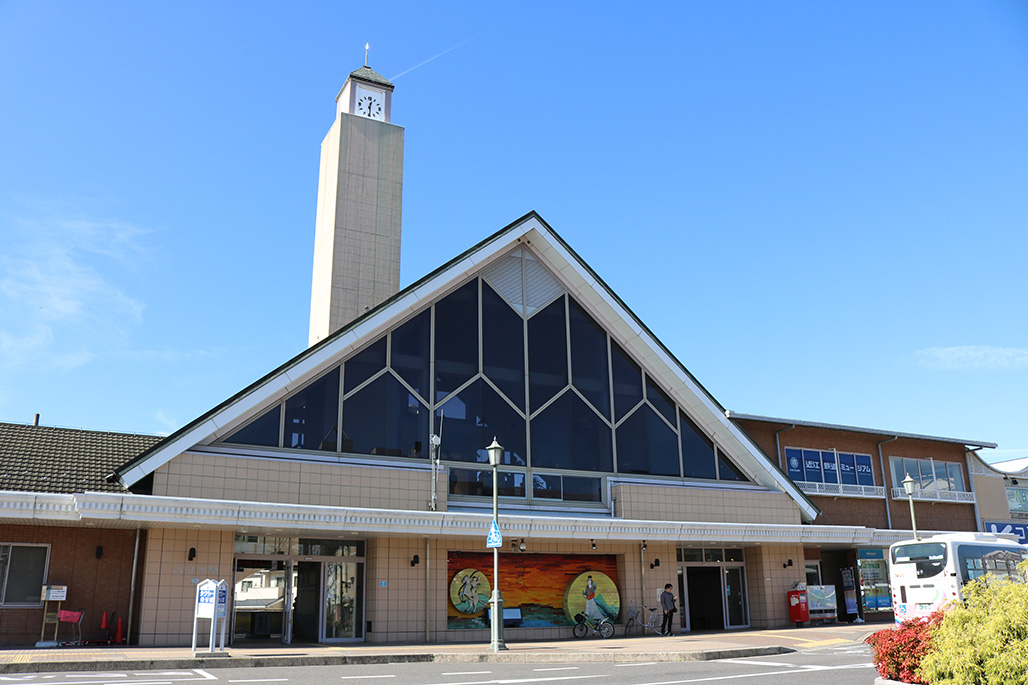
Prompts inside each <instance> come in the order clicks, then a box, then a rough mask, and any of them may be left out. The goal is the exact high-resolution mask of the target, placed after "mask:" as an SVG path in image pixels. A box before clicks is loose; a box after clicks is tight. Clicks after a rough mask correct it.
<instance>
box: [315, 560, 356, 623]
mask: <svg viewBox="0 0 1028 685" xmlns="http://www.w3.org/2000/svg"><path fill="white" fill-rule="evenodd" d="M363 579H364V565H363V564H361V563H358V562H331V563H328V562H327V563H325V634H324V638H323V639H324V640H325V641H329V640H355V639H360V638H363V637H364V582H363Z"/></svg>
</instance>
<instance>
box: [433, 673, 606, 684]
mask: <svg viewBox="0 0 1028 685" xmlns="http://www.w3.org/2000/svg"><path fill="white" fill-rule="evenodd" d="M606 677H607V676H606V675H564V676H557V677H555V678H511V679H507V680H478V681H470V682H462V683H431V685H509V684H515V683H548V682H553V681H555V680H584V679H585V678H606Z"/></svg>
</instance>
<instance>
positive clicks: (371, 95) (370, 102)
mask: <svg viewBox="0 0 1028 685" xmlns="http://www.w3.org/2000/svg"><path fill="white" fill-rule="evenodd" d="M357 114H360V115H361V116H363V117H368V118H369V119H378V120H379V121H381V120H382V119H383V118H384V116H385V112H383V110H382V94H381V93H375V92H372V91H369V90H364V89H363V88H361V89H358V91H357Z"/></svg>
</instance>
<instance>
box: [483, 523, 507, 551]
mask: <svg viewBox="0 0 1028 685" xmlns="http://www.w3.org/2000/svg"><path fill="white" fill-rule="evenodd" d="M485 546H486V547H487V548H490V549H491V548H493V547H503V536H502V535H500V527H499V526H498V525H496V519H493V527H492V528H490V529H489V535H488V537H486V539H485Z"/></svg>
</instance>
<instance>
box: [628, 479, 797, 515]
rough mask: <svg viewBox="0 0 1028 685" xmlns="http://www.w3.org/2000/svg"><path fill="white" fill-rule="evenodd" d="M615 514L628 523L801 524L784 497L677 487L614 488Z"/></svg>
mask: <svg viewBox="0 0 1028 685" xmlns="http://www.w3.org/2000/svg"><path fill="white" fill-rule="evenodd" d="M612 493H613V495H614V496H615V497H617V502H616V503H615V507H614V513H615V515H616V516H620V517H623V518H628V519H642V520H657V521H703V522H710V523H753V522H754V521H759V522H760V523H762V524H763V523H782V524H798V523H800V522H801V521H800V510H799V507H797V506H796V503H795V502H794V501H793V500H792V499H791V498H790V497H789V496H788V495H786V494H783V493H779V492H766V491H765V492H762V491H753V490H746V491H741V490H720V489H715V488H683V487H681V486H678V485H674V486H659V485H635V484H628V483H623V484H620V485H615V486H614V487H613V488H612Z"/></svg>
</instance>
